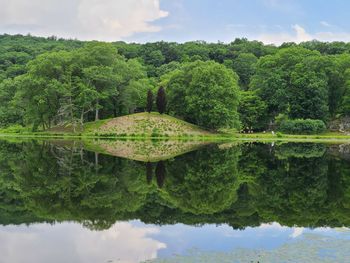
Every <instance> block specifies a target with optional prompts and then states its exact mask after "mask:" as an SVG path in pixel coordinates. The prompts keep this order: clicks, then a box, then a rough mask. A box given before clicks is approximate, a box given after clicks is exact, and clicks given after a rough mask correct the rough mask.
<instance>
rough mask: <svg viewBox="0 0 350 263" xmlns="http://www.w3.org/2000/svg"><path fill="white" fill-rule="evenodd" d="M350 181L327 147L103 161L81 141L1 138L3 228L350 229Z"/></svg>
mask: <svg viewBox="0 0 350 263" xmlns="http://www.w3.org/2000/svg"><path fill="white" fill-rule="evenodd" d="M330 152H331V154H330ZM145 175H146V176H145ZM349 175H350V164H349V162H348V161H347V160H346V159H344V158H342V155H341V153H339V155H335V153H334V149H332V151H329V148H328V146H326V145H321V144H320V145H314V144H282V145H277V146H276V145H275V146H273V145H268V144H245V145H240V146H239V145H238V146H232V147H229V148H225V147H218V146H216V145H211V146H208V147H205V148H203V149H200V150H198V151H195V152H190V153H187V154H184V155H181V156H178V157H176V158H173V159H170V160H167V161H159V162H158V163H150V162H148V163H142V162H137V161H132V160H128V159H122V158H117V157H113V156H109V155H104V154H99V155H98V158H96V154H95V153H94V152H89V151H85V150H83V149H82V147H81V144H79V143H71V142H64V141H61V142H60V143H59V144H58V143H55V145H54V144H52V143H48V142H45V141H44V142H38V141H32V142H25V143H24V142H21V143H7V142H4V141H2V142H0V223H1V224H20V223H34V222H42V221H46V222H55V221H65V220H74V221H78V222H81V223H82V224H83V225H85V226H87V227H89V228H91V229H106V228H108V227H109V226H111V225H112V224H113V223H114V222H115V221H117V220H128V219H141V220H143V221H145V222H148V223H155V224H163V223H164V224H165V223H168V224H169V223H177V222H182V223H186V224H199V223H217V224H220V223H228V224H230V225H231V226H233V227H235V228H244V227H246V226H254V225H259V224H261V223H262V222H272V221H277V222H279V223H281V224H284V225H290V226H292V225H299V226H312V227H316V226H344V225H345V226H350V218H349V217H348V215H349V213H350V179H349V178H350V177H349ZM153 178H155V180H153Z"/></svg>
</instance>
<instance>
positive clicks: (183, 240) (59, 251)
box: [0, 221, 350, 263]
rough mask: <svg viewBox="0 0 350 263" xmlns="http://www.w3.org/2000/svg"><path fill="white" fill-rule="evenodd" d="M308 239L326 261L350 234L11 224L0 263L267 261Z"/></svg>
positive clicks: (135, 224)
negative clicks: (260, 258)
mask: <svg viewBox="0 0 350 263" xmlns="http://www.w3.org/2000/svg"><path fill="white" fill-rule="evenodd" d="M310 238H311V239H310ZM309 239H310V240H311V241H313V242H314V241H315V242H316V243H317V247H316V248H312V246H310V249H311V248H312V249H314V251H316V252H317V253H316V252H315V253H316V254H322V253H323V254H324V255H327V257H328V256H329V253H331V256H332V255H333V254H332V253H333V252H334V253H338V252H339V251H338V252H337V251H336V248H332V249H333V250H332V249H330V247H331V246H332V245H331V244H329V246H328V247H327V246H326V247H324V246H325V244H326V243H324V242H325V240H326V239H327V242H341V241H342V240H343V241H344V242H342V243H341V244H342V250H344V247H343V246H349V244H350V242H349V241H350V230H349V229H348V228H338V229H332V228H316V229H308V228H300V227H285V226H281V225H280V224H278V223H271V224H262V225H261V226H259V227H247V228H246V229H244V230H233V229H232V228H231V227H229V226H227V225H221V226H216V225H204V226H201V227H195V226H187V225H183V224H176V225H165V226H155V225H146V224H144V223H141V222H140V221H130V222H117V223H115V224H114V225H113V226H112V227H111V228H110V229H108V230H103V231H95V230H90V229H88V228H85V227H83V226H82V225H80V224H77V223H61V224H55V225H50V224H33V225H30V226H26V225H20V226H12V225H11V226H1V227H0V254H1V258H0V262H1V263H2V262H4V263H5V262H6V263H7V262H11V263H12V262H13V263H22V262H26V263H32V262H33V263H34V262H35V263H37V262H54V263H55V262H94V263H95V262H110V263H112V262H122V263H133V262H142V261H146V260H155V259H156V258H162V261H161V262H163V260H165V261H164V262H168V261H169V262H176V260H184V259H185V257H189V258H188V259H190V258H192V259H193V260H194V259H196V258H193V253H194V251H196V253H195V255H196V256H199V255H201V256H203V253H208V254H205V258H210V257H213V256H218V257H227V256H233V255H235V256H237V255H240V256H241V257H243V256H247V257H249V256H251V255H253V254H254V255H255V254H262V255H265V256H266V255H267V256H272V254H273V253H275V252H274V251H283V253H284V254H286V255H287V254H293V253H295V255H296V256H297V255H298V253H299V252H300V251H301V250H300V247H301V245H298V244H302V242H310V240H309ZM345 241H346V242H345ZM349 248H350V247H349ZM298 249H299V252H298ZM315 249H316V250H315ZM334 249H335V250H334ZM218 253H219V254H218ZM220 253H225V254H220ZM230 253H234V254H230ZM251 253H253V254H251ZM269 253H272V254H271V255H270V254H269ZM276 253H277V252H276ZM305 253H306V252H305ZM343 256H344V255H343ZM178 257H184V258H182V259H179V258H178ZM333 259H334V258H333ZM173 260H175V261H173ZM196 260H200V259H199V258H197V259H196ZM156 261H157V260H156ZM199 262H201V260H200V261H199ZM203 262H206V261H203ZM325 262H327V261H325Z"/></svg>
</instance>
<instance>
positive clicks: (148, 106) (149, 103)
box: [146, 89, 153, 113]
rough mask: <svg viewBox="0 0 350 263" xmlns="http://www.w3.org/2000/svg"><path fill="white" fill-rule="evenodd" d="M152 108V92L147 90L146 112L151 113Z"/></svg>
mask: <svg viewBox="0 0 350 263" xmlns="http://www.w3.org/2000/svg"><path fill="white" fill-rule="evenodd" d="M152 107H153V92H152V90H150V89H149V90H148V91H147V104H146V110H147V112H148V113H150V112H151V111H152Z"/></svg>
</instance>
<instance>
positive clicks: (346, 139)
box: [0, 132, 350, 143]
mask: <svg viewBox="0 0 350 263" xmlns="http://www.w3.org/2000/svg"><path fill="white" fill-rule="evenodd" d="M0 138H22V139H72V140H96V139H106V140H111V139H114V140H184V141H188V140H193V141H213V142H216V141H231V142H232V141H243V142H315V143H317V142H319V143H322V142H324V143H350V135H342V134H334V135H333V134H316V135H291V134H283V135H272V134H263V133H256V134H241V133H234V134H212V135H201V136H198V135H179V136H162V135H160V136H159V135H158V136H144V135H137V134H133V135H117V134H116V135H113V134H106V135H104V134H98V135H97V134H84V133H82V134H72V133H61V134H59V133H53V134H49V133H40V132H38V133H0Z"/></svg>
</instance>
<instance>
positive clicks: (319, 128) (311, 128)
mask: <svg viewBox="0 0 350 263" xmlns="http://www.w3.org/2000/svg"><path fill="white" fill-rule="evenodd" d="M278 130H279V131H281V132H284V133H290V134H317V133H322V132H324V131H326V125H325V123H324V122H323V121H321V120H312V119H305V120H304V119H296V120H285V121H283V122H282V123H281V124H280V126H279V129H278Z"/></svg>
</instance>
